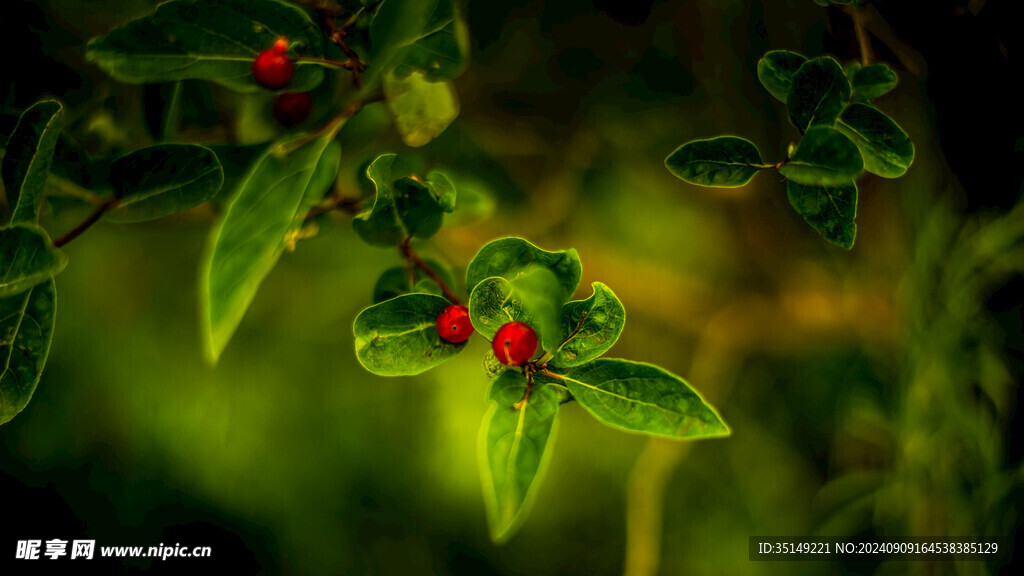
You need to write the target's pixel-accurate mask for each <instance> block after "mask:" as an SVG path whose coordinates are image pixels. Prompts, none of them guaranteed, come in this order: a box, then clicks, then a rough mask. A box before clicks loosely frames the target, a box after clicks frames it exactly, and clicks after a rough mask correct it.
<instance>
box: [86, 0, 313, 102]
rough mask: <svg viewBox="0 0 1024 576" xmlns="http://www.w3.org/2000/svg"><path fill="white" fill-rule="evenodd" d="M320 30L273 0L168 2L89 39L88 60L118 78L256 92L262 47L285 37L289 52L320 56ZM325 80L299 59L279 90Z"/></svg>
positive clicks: (298, 89)
mask: <svg viewBox="0 0 1024 576" xmlns="http://www.w3.org/2000/svg"><path fill="white" fill-rule="evenodd" d="M322 36H323V35H322V33H321V32H320V29H319V28H318V27H317V25H316V24H315V23H314V22H313V21H312V20H311V19H310V18H309V15H308V14H306V12H305V11H304V10H302V9H301V8H299V7H297V6H294V5H291V4H288V3H285V2H279V1H277V0H197V1H190V0H171V1H170V2H166V3H164V4H161V5H159V6H157V8H156V11H155V12H154V13H153V14H152V15H150V16H146V17H144V18H140V19H138V20H135V21H133V22H129V23H128V24H125V25H124V26H122V27H120V28H117V29H115V30H112V31H111V32H110V33H109V34H107V35H106V36H101V37H99V38H96V39H94V40H92V41H91V42H89V45H88V48H87V52H86V58H87V59H88V60H90V61H92V62H95V63H97V64H98V65H99V66H100V67H101V68H103V69H104V70H106V71H107V72H108V73H109V74H110V75H111V76H113V77H114V78H116V79H118V80H120V81H122V82H128V83H132V84H139V83H146V82H174V81H176V80H184V79H187V78H198V79H204V80H212V81H214V82H217V83H219V84H223V85H224V86H227V87H229V88H231V89H233V90H238V91H242V92H256V91H260V90H264V88H263V87H262V86H260V85H259V84H257V83H256V81H255V80H254V79H253V76H252V63H253V60H255V58H256V56H257V55H258V54H259V53H260V52H262V51H264V50H268V49H270V48H271V47H272V46H273V45H274V41H275V40H277V38H279V37H285V38H287V39H288V40H289V42H291V50H290V51H289V56H290V57H292V58H294V57H295V56H296V55H299V56H306V57H313V58H323V57H324V46H323V37H322ZM323 78H324V71H323V68H322V67H321V66H320V65H319V64H317V63H311V62H304V61H302V60H299V61H296V62H295V75H294V76H293V77H292V80H291V82H290V83H289V84H288V86H287V87H286V88H285V89H286V90H287V91H289V92H305V91H308V90H311V89H313V88H314V87H316V86H317V85H318V84H320V82H322V81H323Z"/></svg>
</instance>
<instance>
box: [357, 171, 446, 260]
mask: <svg viewBox="0 0 1024 576" xmlns="http://www.w3.org/2000/svg"><path fill="white" fill-rule="evenodd" d="M395 159H396V156H395V155H394V154H385V155H383V156H380V157H378V158H377V159H376V160H374V161H373V163H372V164H370V166H369V167H368V168H367V169H366V174H367V175H368V176H369V177H370V180H372V181H373V184H374V187H375V188H376V190H377V192H376V199H375V200H374V202H373V207H372V208H371V209H369V210H367V211H365V212H363V213H362V214H360V215H358V216H356V217H355V218H353V219H352V227H353V228H354V229H355V231H356V233H357V234H358V235H359V237H360V238H362V239H363V241H365V242H366V243H368V244H372V245H374V246H381V247H392V246H398V245H399V244H401V242H402V240H404V239H405V238H407V237H416V238H429V237H431V236H433V235H434V234H436V233H437V231H438V230H440V229H441V221H442V219H443V216H444V210H443V208H442V206H441V204H440V202H439V201H438V199H437V198H436V197H435V196H434V193H433V189H432V188H428V187H427V186H425V185H424V184H422V183H421V182H418V181H416V180H414V179H412V178H407V177H403V176H404V175H403V174H402V172H401V171H397V172H396V167H397V164H396V161H395Z"/></svg>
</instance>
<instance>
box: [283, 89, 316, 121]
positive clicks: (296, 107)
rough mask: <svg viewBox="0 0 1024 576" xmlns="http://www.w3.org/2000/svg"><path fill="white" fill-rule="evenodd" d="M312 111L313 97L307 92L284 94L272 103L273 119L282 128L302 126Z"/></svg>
mask: <svg viewBox="0 0 1024 576" xmlns="http://www.w3.org/2000/svg"><path fill="white" fill-rule="evenodd" d="M312 109H313V97H312V96H310V94H309V92H285V93H284V94H281V95H280V96H278V97H277V100H275V101H274V118H277V121H278V122H280V123H281V125H282V126H289V127H290V126H295V125H297V124H302V123H303V122H305V121H306V118H309V111H310V110H312Z"/></svg>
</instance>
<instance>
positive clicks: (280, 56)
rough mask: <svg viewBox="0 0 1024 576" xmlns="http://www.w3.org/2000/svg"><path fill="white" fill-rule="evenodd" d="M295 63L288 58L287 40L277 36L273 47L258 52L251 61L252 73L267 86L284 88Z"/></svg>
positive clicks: (290, 77) (292, 72) (293, 70)
mask: <svg viewBox="0 0 1024 576" xmlns="http://www.w3.org/2000/svg"><path fill="white" fill-rule="evenodd" d="M294 73H295V64H294V63H293V62H292V61H291V60H290V59H289V58H288V40H285V39H284V38H278V39H277V42H275V43H274V47H273V48H271V49H270V50H264V51H263V52H260V53H259V55H258V56H256V59H255V60H253V62H252V75H253V77H254V78H256V81H257V82H259V83H260V84H262V85H264V86H266V87H267V88H272V89H275V90H276V89H278V88H284V87H285V86H287V85H288V83H289V82H291V81H292V74H294Z"/></svg>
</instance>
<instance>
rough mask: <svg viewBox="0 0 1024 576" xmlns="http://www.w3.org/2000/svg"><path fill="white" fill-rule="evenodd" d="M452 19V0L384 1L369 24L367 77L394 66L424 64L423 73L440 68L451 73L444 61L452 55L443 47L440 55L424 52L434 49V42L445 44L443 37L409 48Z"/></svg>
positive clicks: (437, 30) (440, 28)
mask: <svg viewBox="0 0 1024 576" xmlns="http://www.w3.org/2000/svg"><path fill="white" fill-rule="evenodd" d="M454 18H455V7H454V2H453V1H452V0H387V1H386V2H384V3H383V4H381V6H380V8H378V9H377V13H376V15H375V16H374V17H373V22H372V23H371V24H370V46H371V49H372V50H371V54H370V58H369V61H370V67H369V68H368V69H367V72H368V74H369V75H371V76H372V75H373V74H376V73H379V72H376V71H381V72H383V71H388V70H390V69H392V68H393V67H394V66H403V65H404V66H405V67H408V66H413V67H419V65H420V64H425V66H426V67H425V68H422V70H423V71H424V72H427V71H428V70H438V69H441V68H444V69H446V70H448V71H451V65H450V62H446V61H447V60H448V59H449V58H450V57H451V55H452V54H451V52H450V51H449V50H448V49H447V48H446V49H445V52H444V53H443V54H441V55H438V54H434V55H430V54H426V53H424V52H425V51H426V50H430V49H432V48H433V49H436V48H437V44H438V43H440V44H442V45H444V44H446V41H445V40H444V39H443V37H438V38H435V39H433V40H432V41H429V42H426V43H424V44H423V45H421V46H418V47H413V45H414V44H416V43H418V42H420V41H421V40H422V39H424V38H428V37H432V36H433V35H435V34H437V33H438V32H440V31H441V30H443V29H444V28H445V27H446V26H448V25H449V24H450V23H451V22H452V20H453V19H454ZM439 41H440V42H439ZM442 47H443V46H442ZM435 63H436V64H438V66H435V65H434V64H435ZM446 64H447V65H446Z"/></svg>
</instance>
